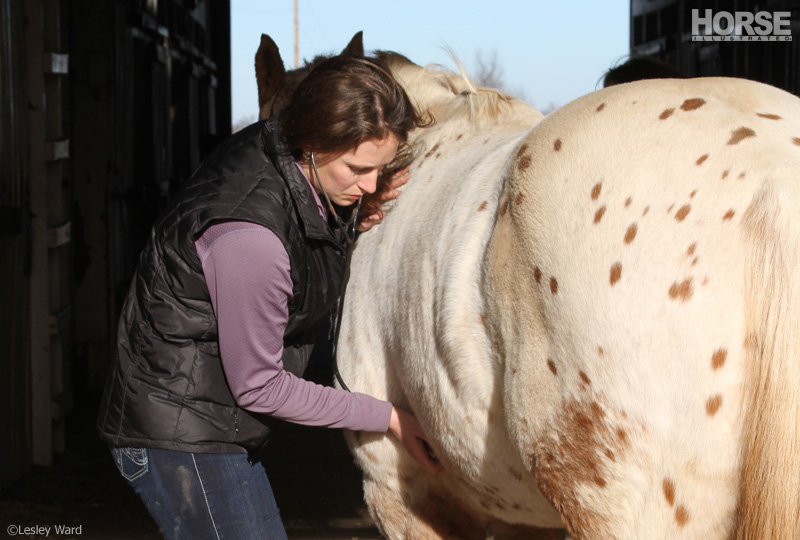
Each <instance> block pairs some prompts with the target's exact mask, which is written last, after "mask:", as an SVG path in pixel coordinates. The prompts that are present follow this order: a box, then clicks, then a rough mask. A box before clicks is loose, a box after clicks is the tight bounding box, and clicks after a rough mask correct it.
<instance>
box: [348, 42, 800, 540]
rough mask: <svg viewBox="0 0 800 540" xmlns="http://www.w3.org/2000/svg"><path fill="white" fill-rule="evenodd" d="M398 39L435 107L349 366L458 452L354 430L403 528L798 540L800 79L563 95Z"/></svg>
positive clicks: (380, 238)
mask: <svg viewBox="0 0 800 540" xmlns="http://www.w3.org/2000/svg"><path fill="white" fill-rule="evenodd" d="M379 56H381V57H382V58H383V60H384V61H385V62H387V65H389V66H390V68H391V70H392V72H393V73H394V74H395V76H396V77H397V78H398V79H399V80H400V81H401V83H402V84H403V85H404V87H405V88H406V90H407V92H408V93H409V95H410V96H411V97H412V99H413V100H414V101H415V103H416V104H417V106H418V107H419V108H420V109H421V110H424V111H427V112H428V113H430V114H431V115H432V116H433V117H434V118H435V120H436V123H435V124H434V125H433V126H431V127H428V128H424V129H420V130H417V131H415V132H413V133H412V134H411V137H410V143H411V146H412V149H413V155H414V158H413V162H412V166H411V173H412V179H411V181H409V183H408V184H407V185H406V186H405V188H404V192H403V194H402V196H400V197H399V198H398V199H397V200H396V201H394V203H393V206H392V207H391V209H390V210H389V211H388V212H387V215H386V217H385V219H384V221H383V223H382V224H381V225H380V226H379V227H375V228H373V229H372V230H370V231H369V232H367V233H365V234H363V235H362V236H361V237H360V239H359V240H358V242H357V247H356V249H355V252H354V255H353V261H352V273H351V278H350V283H349V285H348V289H347V296H346V302H345V306H344V315H343V316H344V320H343V325H342V331H341V336H340V340H339V344H338V347H339V351H340V353H339V363H340V365H339V367H340V370H341V372H342V374H343V376H344V379H345V380H346V381H347V382H348V385H349V386H350V388H352V389H353V390H357V391H360V392H365V393H368V394H372V395H375V396H378V397H381V398H385V399H388V400H391V401H392V402H395V403H398V404H400V405H403V406H406V407H408V408H409V409H410V410H412V411H414V413H415V414H416V416H417V418H418V419H419V421H420V423H421V424H422V426H423V428H424V429H425V431H426V432H427V434H428V436H429V440H430V443H431V446H432V448H433V451H434V452H435V454H436V456H437V457H438V459H439V460H440V461H441V462H442V463H443V464H444V467H445V470H444V472H443V473H441V474H439V475H437V476H431V475H429V474H427V473H426V472H425V471H423V470H422V469H421V467H420V466H418V465H417V464H416V463H415V462H414V461H413V460H411V459H410V458H409V457H408V456H407V455H406V453H405V452H404V451H403V450H402V448H400V447H399V446H398V444H397V443H396V441H394V440H393V439H392V438H391V437H387V436H381V435H372V434H366V433H348V434H347V438H348V441H349V444H350V446H351V449H352V451H353V454H354V456H355V459H356V461H357V462H358V464H359V466H360V467H361V469H362V470H363V475H364V493H365V498H366V501H367V503H368V505H369V507H370V511H371V513H372V515H373V516H374V518H375V520H376V522H377V523H378V525H379V527H380V529H381V531H382V532H383V534H384V535H385V536H386V537H387V538H390V539H403V538H406V539H414V540H421V539H434V538H436V539H438V538H465V539H473V538H474V539H482V538H485V537H486V536H487V531H489V535H490V536H491V537H494V538H498V539H499V538H535V537H536V536H537V535H539V537H541V538H546V537H556V536H554V535H553V534H552V531H544V530H538V532H534V531H535V529H533V528H566V529H567V530H568V531H569V533H570V534H571V535H572V536H573V537H574V538H575V539H576V540H589V539H619V540H638V539H648V540H651V539H673V538H686V539H702V540H714V539H720V540H722V539H731V538H736V539H740V540H756V539H758V540H763V539H767V538H769V539H788V538H791V539H798V538H800V526H799V525H798V515H800V510H799V509H800V502H799V500H800V496H799V495H800V485H798V484H799V483H800V431H799V430H800V388H798V383H799V382H800V362H798V359H800V271H799V270H800V268H799V267H798V262H799V261H798V256H799V255H798V254H799V253H800V220H798V209H800V100H798V99H797V98H796V97H794V96H792V95H790V94H787V93H785V92H783V91H780V90H778V89H775V88H773V87H770V86H765V85H763V84H759V83H755V82H751V81H746V80H740V79H727V78H701V79H689V80H661V81H652V80H651V81H639V82H634V83H629V84H625V85H619V86H614V87H610V88H607V89H603V90H600V91H597V92H594V93H591V94H589V95H586V96H584V97H581V98H579V99H577V100H575V101H573V102H571V103H569V104H568V105H566V106H564V107H562V108H560V109H559V110H557V111H555V112H553V113H552V114H550V115H549V116H547V117H544V118H542V116H541V115H540V114H539V113H538V112H537V111H536V110H534V109H533V108H531V107H530V106H528V105H526V104H525V103H523V102H522V101H519V100H517V99H514V98H513V97H510V96H507V95H505V94H502V93H500V92H497V91H494V90H490V89H484V88H477V87H476V86H475V85H474V84H473V83H472V82H471V81H470V80H469V79H467V78H466V77H465V76H463V75H457V74H453V73H449V72H446V71H443V70H441V69H431V68H424V67H421V66H418V65H415V64H413V63H411V62H410V61H409V60H407V59H405V58H404V57H402V56H399V55H395V54H392V53H379ZM548 535H550V536H548Z"/></svg>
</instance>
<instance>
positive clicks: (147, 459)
mask: <svg viewBox="0 0 800 540" xmlns="http://www.w3.org/2000/svg"><path fill="white" fill-rule="evenodd" d="M111 451H112V453H113V455H114V461H115V462H116V464H117V468H118V469H119V471H120V473H122V476H124V477H125V479H126V480H127V481H128V483H129V484H130V485H131V487H133V489H134V491H136V493H137V494H138V495H139V497H141V499H142V501H144V504H145V506H146V507H147V510H148V511H149V512H150V515H151V516H153V519H155V521H156V523H157V524H158V527H159V529H161V533H162V534H163V535H164V537H165V538H166V539H168V540H257V539H258V540H262V539H263V540H286V531H285V529H284V528H283V522H282V521H281V516H280V512H279V510H278V506H277V505H276V504H275V497H274V496H273V494H272V488H271V487H270V485H269V480H268V479H267V473H266V472H265V471H264V467H263V466H262V465H261V463H259V462H256V463H254V464H251V463H250V462H248V460H247V454H193V453H189V452H177V451H173V450H157V449H153V448H112V449H111Z"/></svg>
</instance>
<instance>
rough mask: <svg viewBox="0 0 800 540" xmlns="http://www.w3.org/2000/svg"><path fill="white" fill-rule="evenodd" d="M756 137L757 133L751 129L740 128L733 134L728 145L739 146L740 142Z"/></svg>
mask: <svg viewBox="0 0 800 540" xmlns="http://www.w3.org/2000/svg"><path fill="white" fill-rule="evenodd" d="M755 136H756V132H755V131H753V130H752V129H750V128H749V127H740V128H739V129H737V130H736V131H734V132H733V133H731V139H730V140H729V141H728V144H739V142H740V141H741V140H742V139H746V138H748V137H755Z"/></svg>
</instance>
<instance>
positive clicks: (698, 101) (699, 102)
mask: <svg viewBox="0 0 800 540" xmlns="http://www.w3.org/2000/svg"><path fill="white" fill-rule="evenodd" d="M705 103H706V100H704V99H702V98H692V99H687V100H686V101H684V102H683V104H681V110H682V111H693V110H695V109H699V108H700V107H702V106H703V105H705Z"/></svg>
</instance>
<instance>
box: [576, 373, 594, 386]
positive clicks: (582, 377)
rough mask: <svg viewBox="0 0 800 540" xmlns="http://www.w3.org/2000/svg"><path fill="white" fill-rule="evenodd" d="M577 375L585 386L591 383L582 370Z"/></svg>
mask: <svg viewBox="0 0 800 540" xmlns="http://www.w3.org/2000/svg"><path fill="white" fill-rule="evenodd" d="M578 375H579V376H580V378H581V381H582V382H583V384H585V385H587V386H588V385H591V384H592V381H591V380H590V379H589V376H588V375H586V373H584V372H583V371H580V372H578Z"/></svg>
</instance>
